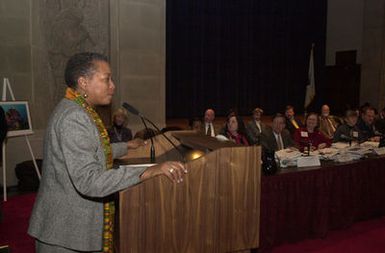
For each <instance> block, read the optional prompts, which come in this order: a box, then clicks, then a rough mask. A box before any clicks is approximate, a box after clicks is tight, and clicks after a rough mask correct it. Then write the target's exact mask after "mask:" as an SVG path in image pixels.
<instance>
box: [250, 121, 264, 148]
mask: <svg viewBox="0 0 385 253" xmlns="http://www.w3.org/2000/svg"><path fill="white" fill-rule="evenodd" d="M268 129H269V127H268V126H267V125H266V124H265V123H263V122H261V131H260V130H259V128H257V125H256V124H255V121H254V120H251V121H249V123H247V126H246V130H247V132H248V133H247V135H248V136H249V139H250V141H251V143H250V144H251V145H254V144H260V138H261V134H262V133H263V132H266V131H267V130H268Z"/></svg>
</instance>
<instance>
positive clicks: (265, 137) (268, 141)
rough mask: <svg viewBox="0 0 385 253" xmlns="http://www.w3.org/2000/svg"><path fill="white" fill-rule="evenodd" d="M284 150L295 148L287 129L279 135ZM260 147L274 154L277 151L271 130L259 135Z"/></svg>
mask: <svg viewBox="0 0 385 253" xmlns="http://www.w3.org/2000/svg"><path fill="white" fill-rule="evenodd" d="M281 137H282V141H283V146H284V148H289V147H295V146H296V145H295V143H294V141H293V139H292V138H291V135H290V133H289V131H288V130H287V129H284V130H283V131H282V133H281ZM261 146H262V148H263V149H264V150H267V151H270V152H274V151H277V150H278V145H277V141H276V140H275V136H274V133H273V130H272V129H268V131H266V132H262V134H261Z"/></svg>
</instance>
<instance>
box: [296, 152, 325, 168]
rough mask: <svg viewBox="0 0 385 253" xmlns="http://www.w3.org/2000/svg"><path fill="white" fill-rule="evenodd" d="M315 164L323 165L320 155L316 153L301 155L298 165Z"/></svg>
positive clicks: (310, 165)
mask: <svg viewBox="0 0 385 253" xmlns="http://www.w3.org/2000/svg"><path fill="white" fill-rule="evenodd" d="M313 166H321V162H320V160H319V157H318V156H316V155H311V156H301V157H299V158H298V160H297V167H313Z"/></svg>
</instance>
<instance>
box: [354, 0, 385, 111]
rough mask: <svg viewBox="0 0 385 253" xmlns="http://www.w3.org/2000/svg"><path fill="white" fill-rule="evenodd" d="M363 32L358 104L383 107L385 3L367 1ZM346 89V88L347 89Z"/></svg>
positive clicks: (384, 97) (384, 91)
mask: <svg viewBox="0 0 385 253" xmlns="http://www.w3.org/2000/svg"><path fill="white" fill-rule="evenodd" d="M363 27H364V30H363V48H362V49H363V50H362V68H361V69H362V71H361V89H360V103H361V104H362V103H365V102H369V103H371V104H372V105H373V106H375V107H376V108H378V109H382V108H383V107H384V106H385V1H384V0H367V1H365V5H364V26H363ZM347 88H348V87H347Z"/></svg>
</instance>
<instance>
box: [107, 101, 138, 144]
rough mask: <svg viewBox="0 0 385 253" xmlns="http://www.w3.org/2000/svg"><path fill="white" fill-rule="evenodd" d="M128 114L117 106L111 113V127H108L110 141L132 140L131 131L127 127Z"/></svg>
mask: <svg viewBox="0 0 385 253" xmlns="http://www.w3.org/2000/svg"><path fill="white" fill-rule="evenodd" d="M127 123H128V116H127V113H126V111H125V110H124V109H123V108H119V109H118V110H116V111H115V112H114V114H113V115H112V124H113V125H112V127H110V128H109V129H108V135H109V136H110V142H111V143H116V142H127V141H130V140H132V131H131V129H129V128H127Z"/></svg>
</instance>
